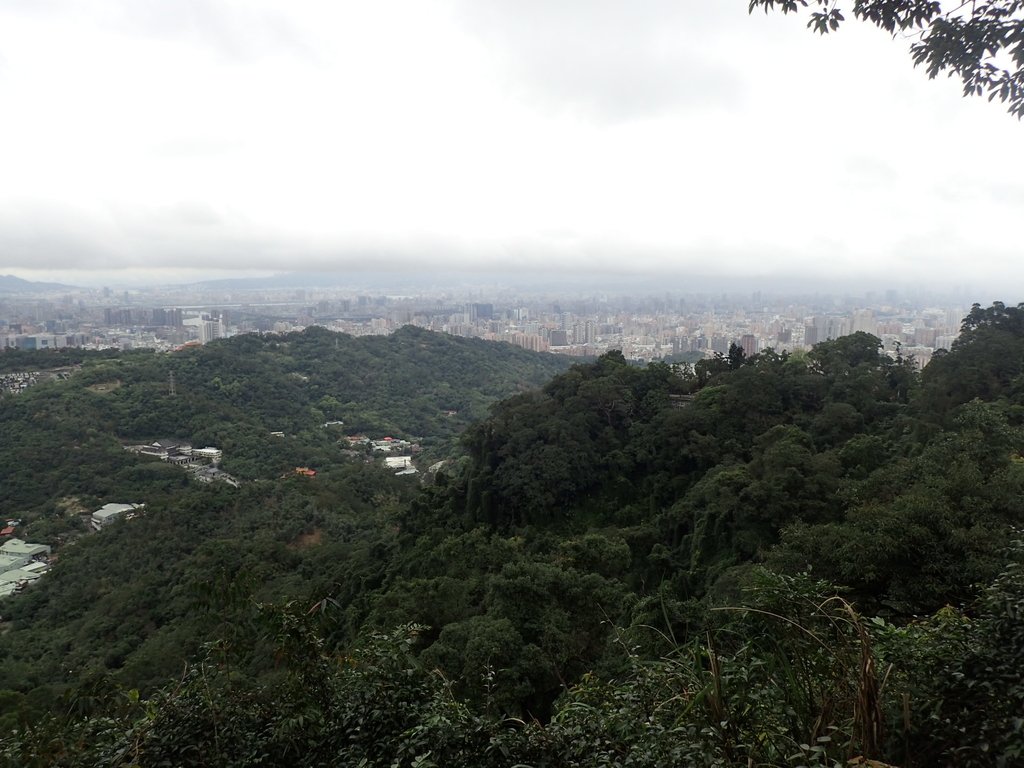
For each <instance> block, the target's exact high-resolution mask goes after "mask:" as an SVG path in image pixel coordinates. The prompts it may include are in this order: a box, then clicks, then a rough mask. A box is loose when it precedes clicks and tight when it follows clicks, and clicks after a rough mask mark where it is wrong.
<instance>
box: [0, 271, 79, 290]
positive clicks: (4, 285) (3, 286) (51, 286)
mask: <svg viewBox="0 0 1024 768" xmlns="http://www.w3.org/2000/svg"><path fill="white" fill-rule="evenodd" d="M73 287H74V286H71V285H64V284H63V283H37V282H35V281H33V280H23V279H22V278H20V277H15V276H14V275H0V293H31V292H32V291H66V290H69V289H71V288H73Z"/></svg>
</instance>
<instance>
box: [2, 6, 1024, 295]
mask: <svg viewBox="0 0 1024 768" xmlns="http://www.w3.org/2000/svg"><path fill="white" fill-rule="evenodd" d="M908 45H909V41H908V40H906V39H895V40H893V39H890V38H889V37H888V36H887V35H885V34H884V33H881V32H879V31H877V30H875V29H873V28H870V27H868V26H866V25H863V24H860V23H850V24H847V25H846V26H845V27H843V28H842V29H841V30H840V31H839V32H838V33H835V34H833V35H830V36H828V37H826V38H824V39H822V38H820V37H817V36H815V35H813V34H812V33H811V32H810V31H808V30H807V29H805V28H804V23H803V21H802V20H800V19H798V18H787V17H782V16H776V15H774V14H773V15H768V16H765V15H763V14H755V15H753V16H749V15H748V14H747V7H746V3H744V2H741V1H739V0H735V1H734V0H721V1H720V2H716V3H698V2H692V1H691V2H667V1H663V0H655V1H653V2H645V3H641V4H635V3H632V4H624V3H612V2H568V3H558V4H548V3H541V2H514V3H513V2H493V3H483V4H482V3H474V2H468V1H467V2H460V1H458V0H449V1H446V2H432V3H426V4H424V3H413V2H384V3H374V4H371V5H366V4H355V3H327V2H298V3H289V4H287V6H281V5H278V4H273V3H268V2H249V3H245V4H238V3H230V2H206V3H199V2H194V3H176V4H174V5H173V6H169V5H165V4H162V3H157V2H138V1H135V0H132V1H131V2H129V1H128V0H123V1H117V0H95V1H94V2H75V3H71V2H65V1H64V0H45V1H42V0H35V1H33V2H9V3H5V4H4V5H3V6H2V7H0V99H2V102H3V104H4V105H5V114H6V119H5V120H4V121H3V123H2V125H0V136H2V137H3V139H4V141H3V142H2V146H3V147H4V149H3V150H2V153H3V155H2V166H3V169H4V170H3V174H2V176H0V274H8V273H9V274H13V275H17V276H19V277H22V278H26V279H32V280H48V281H56V282H62V283H67V284H75V285H91V286H96V285H115V286H116V285H140V284H157V283H173V282H187V281H191V280H198V279H204V278H210V277H229V276H249V275H269V274H273V273H278V272H284V271H290V270H313V271H319V272H328V273H330V272H333V273H350V272H352V271H353V270H361V269H362V270H365V269H371V270H374V271H376V272H380V273H384V274H394V275H399V276H400V275H403V274H405V273H411V272H417V273H424V274H429V273H431V272H435V271H438V270H445V271H447V272H450V273H452V274H471V275H482V277H481V278H480V279H481V280H482V281H487V280H488V277H487V275H488V274H492V273H493V274H513V275H517V276H519V277H520V278H525V277H529V278H530V279H532V280H534V281H535V282H536V281H542V280H543V279H545V278H548V277H550V278H551V279H553V280H554V279H559V278H558V276H561V278H560V279H563V280H564V279H569V280H571V279H572V278H573V276H580V277H584V278H586V279H589V280H595V279H599V281H603V282H605V283H608V284H615V283H617V282H620V281H622V280H624V279H626V278H628V279H631V280H640V281H649V282H652V283H657V282H658V281H668V282H670V283H671V287H672V288H673V289H674V290H686V289H687V287H688V286H687V281H688V280H691V279H696V278H698V277H699V278H700V279H702V280H704V281H706V284H707V285H709V286H712V287H713V288H714V289H715V290H720V289H721V288H720V286H721V283H722V282H724V281H729V280H735V281H737V282H736V285H737V287H739V288H741V289H742V290H749V289H751V288H752V287H756V286H757V285H758V284H760V283H763V284H764V285H767V286H774V287H785V286H787V285H789V286H792V287H796V288H799V289H800V290H808V289H811V288H813V287H814V286H816V285H820V286H824V287H825V288H826V289H829V290H833V289H835V288H836V287H838V286H844V285H845V286H857V287H858V288H864V289H868V288H872V289H875V290H880V291H884V290H886V289H888V288H890V287H893V286H903V287H907V286H920V287H928V288H934V289H941V290H948V291H951V292H955V293H957V294H958V295H964V294H968V295H973V296H974V298H975V299H976V300H978V301H982V302H985V301H988V300H990V299H992V298H1000V299H1003V300H1006V301H1016V300H1018V298H1019V293H1020V288H1019V287H1020V285H1021V278H1022V277H1024V273H1022V266H1021V264H1022V261H1021V259H1019V258H1018V252H1019V248H1018V243H1019V224H1018V221H1019V217H1018V212H1019V208H1020V205H1021V202H1022V201H1024V183H1022V182H1021V179H1022V178H1024V157H1022V155H1021V153H1019V152H1015V151H1012V150H1010V149H1008V148H1016V147H1017V146H1019V144H1018V142H1019V135H1020V133H1019V132H1020V130H1021V127H1020V123H1019V122H1018V121H1016V120H1014V119H1013V118H1012V117H1009V116H1007V115H1006V113H1005V111H1004V110H1003V108H1002V107H1001V106H1000V105H999V104H998V103H995V104H990V103H987V102H985V101H984V100H981V99H963V98H962V96H961V86H960V84H959V83H958V82H956V81H949V80H945V79H939V80H936V81H929V80H928V79H927V77H926V76H925V73H924V72H923V71H920V70H915V69H914V68H913V67H912V63H911V60H910V57H909V55H908V53H907V47H908Z"/></svg>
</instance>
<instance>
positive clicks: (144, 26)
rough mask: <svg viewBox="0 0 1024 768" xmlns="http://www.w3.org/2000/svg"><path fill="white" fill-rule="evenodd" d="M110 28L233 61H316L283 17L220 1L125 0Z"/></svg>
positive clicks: (113, 11)
mask: <svg viewBox="0 0 1024 768" xmlns="http://www.w3.org/2000/svg"><path fill="white" fill-rule="evenodd" d="M108 23H109V24H110V25H111V26H112V27H113V28H114V29H116V30H118V31H121V32H123V33H127V34H130V35H142V36H145V37H148V38H152V39H157V40H174V41H185V42H188V43H192V44H195V45H198V46H201V47H204V48H207V49H211V50H214V51H216V52H217V53H218V54H219V55H220V56H222V57H224V58H226V59H231V60H235V61H243V62H244V61H250V60H253V59H256V58H260V57H263V56H268V55H273V54H277V53H282V52H285V53H289V54H292V55H298V56H301V57H302V58H305V59H308V60H311V61H314V62H315V61H316V60H317V56H316V54H315V52H314V50H313V48H312V47H311V46H310V45H309V44H308V43H307V42H306V41H305V40H304V39H303V37H302V35H301V34H300V33H299V31H298V30H297V29H296V28H295V26H294V25H293V24H292V23H291V22H290V21H289V19H288V18H287V17H286V16H285V15H284V14H283V13H281V12H279V11H276V10H272V9H267V8H258V7H256V6H255V5H254V4H240V5H239V4H228V3H225V2H223V0H212V1H211V0H175V2H173V3H168V2H166V1H165V0H126V1H122V2H119V3H116V4H115V5H113V6H112V7H111V14H110V16H109V17H108Z"/></svg>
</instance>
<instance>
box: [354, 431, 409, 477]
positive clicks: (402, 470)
mask: <svg viewBox="0 0 1024 768" xmlns="http://www.w3.org/2000/svg"><path fill="white" fill-rule="evenodd" d="M345 440H346V441H347V442H348V444H349V447H351V448H357V447H362V448H363V449H368V450H369V451H370V453H371V454H386V455H385V457H384V466H385V467H387V468H388V469H394V470H396V471H395V474H396V475H415V474H417V473H418V472H419V470H418V469H416V467H415V466H413V454H416V453H419V451H420V446H419V445H418V444H417V443H413V442H410V441H408V440H402V439H400V438H397V437H390V436H388V437H381V438H376V439H371V438H369V437H367V436H366V435H348V436H347V437H345Z"/></svg>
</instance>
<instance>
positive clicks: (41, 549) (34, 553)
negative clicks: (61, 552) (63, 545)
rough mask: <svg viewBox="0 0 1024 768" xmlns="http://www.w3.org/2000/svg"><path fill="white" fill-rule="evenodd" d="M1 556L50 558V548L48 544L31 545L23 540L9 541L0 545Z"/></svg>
mask: <svg viewBox="0 0 1024 768" xmlns="http://www.w3.org/2000/svg"><path fill="white" fill-rule="evenodd" d="M0 555H11V556H13V557H26V558H33V557H48V556H49V555H50V547H49V546H47V545H46V544H31V543H29V542H25V541H22V540H21V539H9V540H8V541H5V542H4V543H3V544H0Z"/></svg>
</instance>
